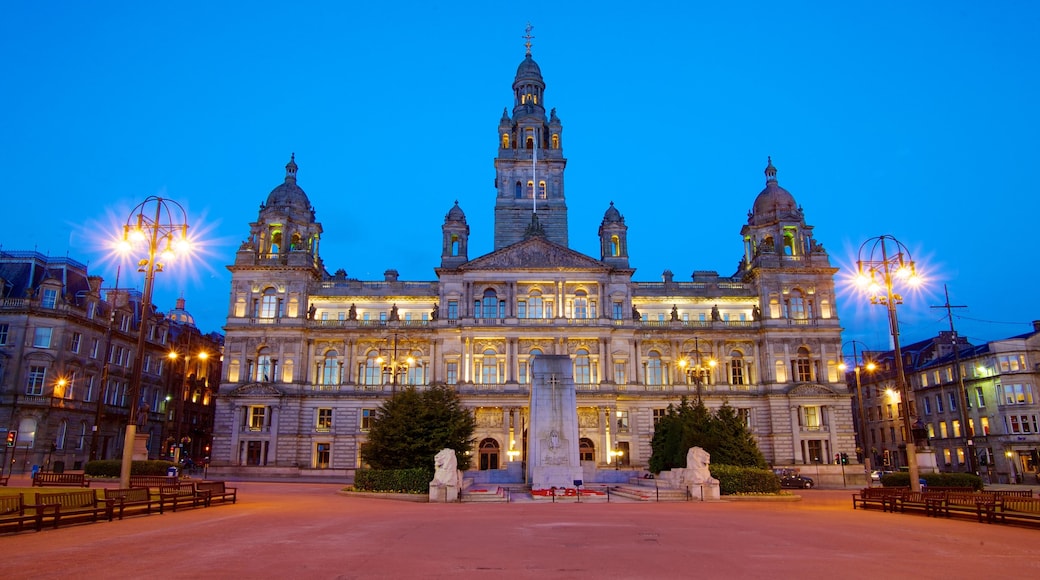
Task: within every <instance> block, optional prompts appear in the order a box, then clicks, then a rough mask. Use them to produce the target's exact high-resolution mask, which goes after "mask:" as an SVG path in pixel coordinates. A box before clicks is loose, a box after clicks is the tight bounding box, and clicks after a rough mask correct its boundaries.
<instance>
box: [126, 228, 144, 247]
mask: <svg viewBox="0 0 1040 580" xmlns="http://www.w3.org/2000/svg"><path fill="white" fill-rule="evenodd" d="M146 238H147V236H145V235H144V230H142V229H141V228H134V229H132V230H130V233H129V239H130V243H132V244H140V243H142V242H144V241H145V239H146Z"/></svg>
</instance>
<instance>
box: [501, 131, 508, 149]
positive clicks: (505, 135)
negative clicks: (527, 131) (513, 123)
mask: <svg viewBox="0 0 1040 580" xmlns="http://www.w3.org/2000/svg"><path fill="white" fill-rule="evenodd" d="M502 148H503V149H509V133H502Z"/></svg>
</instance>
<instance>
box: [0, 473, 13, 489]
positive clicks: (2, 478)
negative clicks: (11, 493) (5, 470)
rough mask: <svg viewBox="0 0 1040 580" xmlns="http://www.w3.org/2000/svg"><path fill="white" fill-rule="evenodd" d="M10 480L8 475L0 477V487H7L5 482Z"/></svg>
mask: <svg viewBox="0 0 1040 580" xmlns="http://www.w3.org/2000/svg"><path fill="white" fill-rule="evenodd" d="M9 479H11V476H10V475H0V485H2V486H4V487H7V480H9Z"/></svg>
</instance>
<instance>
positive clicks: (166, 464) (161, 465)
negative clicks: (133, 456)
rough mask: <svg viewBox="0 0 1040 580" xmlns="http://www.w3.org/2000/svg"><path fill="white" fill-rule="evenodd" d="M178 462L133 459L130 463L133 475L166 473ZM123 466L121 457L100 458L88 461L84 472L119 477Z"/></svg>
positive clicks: (97, 475) (92, 475)
mask: <svg viewBox="0 0 1040 580" xmlns="http://www.w3.org/2000/svg"><path fill="white" fill-rule="evenodd" d="M175 465H176V464H175V463H173V462H171V461H133V462H131V463H130V474H131V475H166V470H167V469H168V468H170V467H173V466H175ZM122 468H123V461H122V460H120V459H100V460H95V461H88V462H87V464H86V465H84V466H83V473H85V474H87V475H89V476H91V477H119V475H120V471H121V470H122Z"/></svg>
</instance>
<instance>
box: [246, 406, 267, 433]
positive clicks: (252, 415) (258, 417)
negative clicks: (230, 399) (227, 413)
mask: <svg viewBox="0 0 1040 580" xmlns="http://www.w3.org/2000/svg"><path fill="white" fill-rule="evenodd" d="M248 426H249V430H250V431H263V430H264V428H265V427H267V407H262V406H259V405H255V406H252V407H249V424H248Z"/></svg>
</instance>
